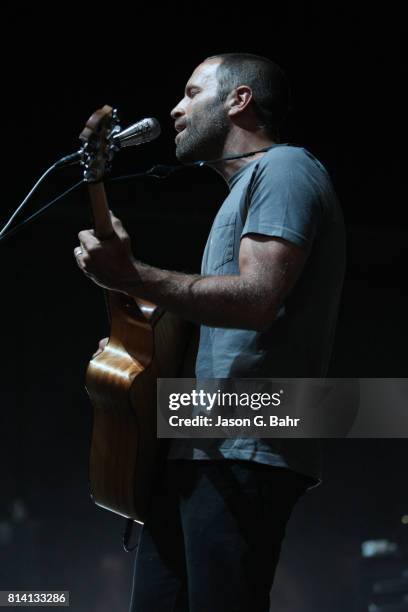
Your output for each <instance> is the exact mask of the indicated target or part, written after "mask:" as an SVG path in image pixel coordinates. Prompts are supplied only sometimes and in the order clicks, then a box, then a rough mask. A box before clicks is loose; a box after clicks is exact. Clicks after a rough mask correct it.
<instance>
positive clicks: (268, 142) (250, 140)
mask: <svg viewBox="0 0 408 612" xmlns="http://www.w3.org/2000/svg"><path fill="white" fill-rule="evenodd" d="M274 144H278V143H277V142H276V141H274V140H272V139H270V138H265V136H257V135H256V134H251V136H250V137H247V138H242V137H237V138H233V137H231V138H227V140H226V141H225V145H224V148H223V151H222V155H221V157H228V156H229V155H242V154H244V153H251V152H252V151H258V150H259V149H265V148H266V147H270V146H272V145H274ZM263 155H265V153H257V154H255V155H250V156H249V157H241V158H240V159H230V160H227V161H222V162H218V163H217V164H209V165H210V166H211V167H212V168H214V170H215V171H216V172H218V173H219V174H221V176H222V177H223V178H224V179H225V181H227V182H228V180H229V179H230V178H231V176H232V175H233V174H235V173H236V172H238V170H240V169H241V168H242V167H243V166H246V165H247V164H249V163H250V162H252V161H254V160H255V159H258V158H260V157H262V156H263Z"/></svg>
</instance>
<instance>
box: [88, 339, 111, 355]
mask: <svg viewBox="0 0 408 612" xmlns="http://www.w3.org/2000/svg"><path fill="white" fill-rule="evenodd" d="M108 342H109V338H102V340H99V344H98V350H97V351H96V352H95V353H94V354H93V355H92V359H94V358H95V357H96V356H97V355H99V354H100V353H102V351H103V349H104V348H105V346H106V345H107V344H108Z"/></svg>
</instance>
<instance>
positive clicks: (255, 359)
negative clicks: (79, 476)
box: [169, 145, 345, 477]
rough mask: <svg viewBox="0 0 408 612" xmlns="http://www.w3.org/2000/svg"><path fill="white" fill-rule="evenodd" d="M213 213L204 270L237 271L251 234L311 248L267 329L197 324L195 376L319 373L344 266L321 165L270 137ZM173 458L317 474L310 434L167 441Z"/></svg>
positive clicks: (340, 228) (338, 217)
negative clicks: (230, 461) (269, 143)
mask: <svg viewBox="0 0 408 612" xmlns="http://www.w3.org/2000/svg"><path fill="white" fill-rule="evenodd" d="M228 184H229V188H230V193H229V195H228V196H227V198H226V199H225V201H224V202H223V204H222V206H221V208H220V210H219V211H218V214H217V215H216V217H215V219H214V223H213V226H212V228H211V232H210V234H209V237H208V241H207V245H206V247H205V251H204V255H203V261H202V269H201V273H202V274H203V275H230V274H232V275H233V274H239V263H238V255H239V246H240V240H241V238H242V237H243V236H245V235H246V234H249V233H257V234H263V235H267V236H276V237H280V238H284V239H285V240H288V241H289V242H293V243H294V244H296V245H298V246H300V247H302V248H305V249H307V250H308V258H307V261H306V264H305V267H304V269H303V271H302V274H301V276H300V278H299V279H298V281H297V283H296V286H295V287H294V288H293V290H292V291H291V293H290V295H289V296H288V297H287V299H286V300H285V303H284V304H283V305H282V307H281V309H280V311H279V313H278V317H277V319H276V320H275V321H274V322H271V326H270V328H269V329H267V330H266V331H262V332H260V331H254V330H242V329H227V328H216V327H207V326H205V325H202V326H201V328H200V343H199V349H198V354H197V360H196V376H197V378H204V379H205V378H249V377H253V378H258V377H267V378H278V377H288V378H290V377H300V378H314V377H324V376H325V375H326V372H327V368H328V363H329V358H330V353H331V349H332V343H333V336H334V330H335V324H336V319H337V311H338V305H339V300H340V294H341V289H342V284H343V276H344V266H345V231H344V222H343V216H342V212H341V208H340V205H339V202H338V200H337V197H336V194H335V192H334V189H333V186H332V183H331V181H330V177H329V175H328V173H327V172H326V170H325V168H324V167H323V165H322V164H321V163H320V162H319V161H318V160H317V159H316V158H315V157H314V156H313V155H312V154H311V153H310V152H308V151H307V150H305V149H304V148H301V147H296V146H291V145H275V146H273V147H272V148H271V149H270V150H269V151H268V152H266V153H265V154H264V155H263V156H262V157H261V158H260V159H257V160H254V161H252V162H250V163H248V164H247V165H246V166H244V167H243V168H241V169H240V170H238V172H236V173H235V174H234V175H233V176H232V177H231V178H230V180H229V182H228ZM169 456H170V458H177V457H178V458H181V457H184V458H192V459H209V458H214V459H215V458H230V459H251V460H253V461H259V462H261V463H267V464H270V465H277V466H282V467H289V468H291V469H294V470H295V471H299V472H301V473H303V474H307V475H310V476H312V477H319V453H318V449H317V446H316V444H315V442H314V441H313V440H307V439H290V440H285V439H253V438H248V439H227V440H219V439H208V440H207V439H205V440H203V439H201V440H196V439H194V440H173V441H172V444H171V449H170V455H169Z"/></svg>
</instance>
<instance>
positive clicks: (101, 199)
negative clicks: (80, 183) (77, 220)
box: [88, 181, 114, 240]
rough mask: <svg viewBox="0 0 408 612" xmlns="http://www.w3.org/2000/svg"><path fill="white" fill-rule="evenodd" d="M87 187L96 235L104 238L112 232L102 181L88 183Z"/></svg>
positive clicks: (101, 238) (108, 236)
mask: <svg viewBox="0 0 408 612" xmlns="http://www.w3.org/2000/svg"><path fill="white" fill-rule="evenodd" d="M88 189H89V196H90V200H91V210H92V216H93V221H94V227H95V234H96V237H97V238H99V240H106V239H107V238H110V237H111V236H112V234H113V233H114V232H113V225H112V220H111V216H110V213H109V206H108V199H107V197H106V191H105V186H104V184H103V183H102V181H101V182H99V183H88Z"/></svg>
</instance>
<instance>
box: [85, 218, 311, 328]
mask: <svg viewBox="0 0 408 612" xmlns="http://www.w3.org/2000/svg"><path fill="white" fill-rule="evenodd" d="M113 222H114V228H115V232H116V236H115V237H114V238H112V239H110V240H104V241H102V242H100V241H99V240H98V239H97V238H96V237H95V235H94V233H93V232H92V231H84V232H80V234H79V239H80V242H81V248H80V249H79V250H78V248H77V249H75V254H76V257H77V262H78V265H79V267H80V268H81V269H82V270H83V271H84V273H85V274H87V276H89V277H90V278H91V279H92V280H93V281H94V282H96V283H97V284H99V285H101V286H103V287H106V288H108V289H113V290H116V291H121V292H123V293H127V294H128V295H131V296H133V297H140V298H144V299H146V300H149V301H151V302H154V303H155V304H157V305H159V306H161V307H163V308H165V309H167V310H169V311H171V312H174V313H176V314H178V315H180V316H181V317H183V318H185V319H188V320H191V321H194V322H196V323H199V324H204V325H209V326H211V327H231V328H237V329H255V330H264V329H267V328H268V327H269V326H270V325H271V323H272V322H273V320H274V319H275V317H276V315H277V312H278V311H279V308H280V306H281V305H282V303H283V302H284V300H285V298H286V296H287V295H288V294H289V292H290V291H291V289H292V287H293V286H294V284H295V283H296V280H297V278H298V277H299V274H300V272H301V270H302V268H303V266H304V263H305V261H306V258H307V250H306V249H304V248H301V247H299V246H297V245H295V244H293V243H291V242H289V241H287V240H284V239H282V238H275V237H269V236H264V235H260V234H248V235H246V236H244V237H243V238H242V240H241V245H240V251H239V274H238V275H234V276H200V275H191V274H183V273H179V272H170V271H167V270H161V269H159V268H154V267H152V266H148V265H146V264H144V263H141V262H139V261H137V260H135V259H134V257H133V255H132V252H131V249H130V240H129V236H128V234H127V233H126V231H125V229H124V228H123V226H122V224H121V223H120V221H119V220H118V219H116V218H113ZM80 250H82V253H80V252H79V251H80Z"/></svg>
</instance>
